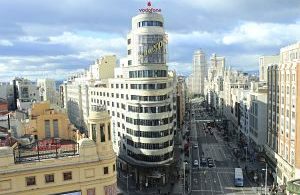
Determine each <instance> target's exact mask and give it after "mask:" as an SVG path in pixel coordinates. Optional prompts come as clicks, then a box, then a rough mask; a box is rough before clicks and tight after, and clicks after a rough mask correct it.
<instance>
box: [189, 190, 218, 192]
mask: <svg viewBox="0 0 300 195" xmlns="http://www.w3.org/2000/svg"><path fill="white" fill-rule="evenodd" d="M192 192H212V193H223V192H222V191H216V190H192Z"/></svg>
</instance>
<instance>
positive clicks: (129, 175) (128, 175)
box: [123, 173, 132, 194]
mask: <svg viewBox="0 0 300 195" xmlns="http://www.w3.org/2000/svg"><path fill="white" fill-rule="evenodd" d="M131 176H132V175H131V174H128V173H127V177H125V176H123V177H125V178H126V179H127V194H129V188H128V178H129V177H131Z"/></svg>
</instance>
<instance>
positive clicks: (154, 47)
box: [139, 36, 168, 58]
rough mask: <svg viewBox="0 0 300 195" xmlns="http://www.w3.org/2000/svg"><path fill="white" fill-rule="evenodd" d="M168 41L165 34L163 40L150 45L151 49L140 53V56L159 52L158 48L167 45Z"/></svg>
mask: <svg viewBox="0 0 300 195" xmlns="http://www.w3.org/2000/svg"><path fill="white" fill-rule="evenodd" d="M167 43H168V39H167V37H166V36H164V38H163V40H161V41H159V42H157V43H155V44H154V45H153V46H152V47H150V48H149V49H146V50H145V51H144V52H143V53H141V54H140V56H139V57H140V58H144V57H146V56H148V55H151V54H153V53H155V52H157V51H158V50H160V49H161V48H162V47H163V46H166V45H167Z"/></svg>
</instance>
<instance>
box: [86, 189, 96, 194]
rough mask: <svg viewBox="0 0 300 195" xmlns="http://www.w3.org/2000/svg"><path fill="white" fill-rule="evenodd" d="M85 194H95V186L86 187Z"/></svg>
mask: <svg viewBox="0 0 300 195" xmlns="http://www.w3.org/2000/svg"><path fill="white" fill-rule="evenodd" d="M86 194H87V195H96V189H95V188H91V189H87V190H86Z"/></svg>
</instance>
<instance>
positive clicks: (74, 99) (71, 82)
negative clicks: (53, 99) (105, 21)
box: [59, 55, 117, 131]
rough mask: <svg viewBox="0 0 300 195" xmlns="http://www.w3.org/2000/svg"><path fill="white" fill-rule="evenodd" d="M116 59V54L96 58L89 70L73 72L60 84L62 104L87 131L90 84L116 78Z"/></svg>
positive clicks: (70, 116) (71, 118)
mask: <svg viewBox="0 0 300 195" xmlns="http://www.w3.org/2000/svg"><path fill="white" fill-rule="evenodd" d="M116 61H117V58H116V56H115V55H107V56H103V57H101V58H99V59H97V60H95V62H94V63H93V64H92V65H90V67H89V69H88V70H86V71H85V72H82V73H76V74H73V75H72V76H70V77H69V78H68V80H67V81H64V83H63V84H62V85H60V87H59V93H60V102H61V105H62V107H63V108H65V109H66V110H67V112H68V115H69V119H70V121H71V122H72V123H73V124H74V125H75V126H76V127H77V128H79V129H80V130H82V131H87V119H88V116H89V110H90V109H89V106H90V102H89V98H90V97H89V86H91V85H93V84H94V82H95V81H100V80H101V81H104V80H107V79H108V78H114V71H115V67H116ZM98 103H99V102H98Z"/></svg>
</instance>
